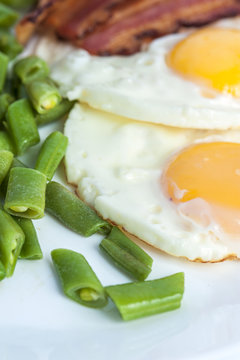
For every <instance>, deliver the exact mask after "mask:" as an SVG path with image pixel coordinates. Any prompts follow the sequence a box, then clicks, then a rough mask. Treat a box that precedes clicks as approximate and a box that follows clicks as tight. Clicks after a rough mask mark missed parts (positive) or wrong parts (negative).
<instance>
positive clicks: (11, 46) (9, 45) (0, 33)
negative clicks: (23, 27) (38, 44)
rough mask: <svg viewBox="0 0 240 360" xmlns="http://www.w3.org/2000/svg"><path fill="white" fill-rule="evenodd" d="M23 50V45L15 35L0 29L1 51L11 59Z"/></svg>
mask: <svg viewBox="0 0 240 360" xmlns="http://www.w3.org/2000/svg"><path fill="white" fill-rule="evenodd" d="M22 50H23V47H22V45H21V44H19V42H18V41H17V39H16V38H15V36H14V35H13V34H11V33H10V32H7V31H4V30H0V51H2V52H3V53H4V54H6V55H7V56H8V57H9V58H10V59H14V58H15V57H16V56H17V55H18V54H20V53H21V52H22Z"/></svg>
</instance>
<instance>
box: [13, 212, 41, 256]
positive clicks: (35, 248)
mask: <svg viewBox="0 0 240 360" xmlns="http://www.w3.org/2000/svg"><path fill="white" fill-rule="evenodd" d="M15 220H16V222H17V223H18V225H19V226H20V228H21V229H22V231H23V232H24V235H25V241H24V244H23V246H22V250H21V252H20V255H19V258H20V259H28V260H39V259H42V257H43V253H42V250H41V247H40V245H39V242H38V237H37V233H36V230H35V228H34V225H33V223H32V221H31V220H30V219H25V218H20V217H16V218H15Z"/></svg>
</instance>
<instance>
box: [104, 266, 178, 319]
mask: <svg viewBox="0 0 240 360" xmlns="http://www.w3.org/2000/svg"><path fill="white" fill-rule="evenodd" d="M106 292H107V294H108V295H109V296H110V298H111V299H112V300H113V302H114V303H115V305H116V306H117V308H118V310H119V312H120V314H121V316H122V318H123V319H124V320H132V319H137V318H140V317H143V316H148V315H154V314H158V313H162V312H165V311H170V310H175V309H177V308H179V307H180V305H181V300H182V297H183V292H184V273H182V272H180V273H177V274H173V275H171V276H167V277H164V278H162V279H157V280H150V281H141V282H134V283H128V284H122V285H114V286H108V287H106Z"/></svg>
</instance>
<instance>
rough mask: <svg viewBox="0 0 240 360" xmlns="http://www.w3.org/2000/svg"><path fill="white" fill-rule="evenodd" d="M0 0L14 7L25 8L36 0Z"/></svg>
mask: <svg viewBox="0 0 240 360" xmlns="http://www.w3.org/2000/svg"><path fill="white" fill-rule="evenodd" d="M0 2H1V3H4V4H6V5H8V6H12V7H14V8H16V9H26V8H29V7H30V6H33V5H35V4H36V3H37V0H1V1H0Z"/></svg>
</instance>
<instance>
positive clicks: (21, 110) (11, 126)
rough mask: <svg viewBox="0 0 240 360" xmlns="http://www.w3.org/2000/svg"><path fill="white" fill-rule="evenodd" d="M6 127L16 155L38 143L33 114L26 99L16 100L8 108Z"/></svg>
mask: <svg viewBox="0 0 240 360" xmlns="http://www.w3.org/2000/svg"><path fill="white" fill-rule="evenodd" d="M7 126H8V131H9V133H10V136H11V137H12V139H13V142H14V144H15V146H16V151H17V154H18V155H21V154H23V153H24V152H25V151H26V150H27V149H28V148H29V147H30V146H33V145H35V144H37V143H38V142H39V141H40V138H39V133H38V129H37V125H36V122H35V119H34V114H33V111H32V108H31V105H30V103H29V101H28V100H27V99H21V100H17V101H15V102H14V103H13V104H11V105H10V106H9V107H8V111H7Z"/></svg>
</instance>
